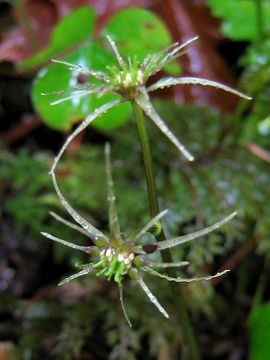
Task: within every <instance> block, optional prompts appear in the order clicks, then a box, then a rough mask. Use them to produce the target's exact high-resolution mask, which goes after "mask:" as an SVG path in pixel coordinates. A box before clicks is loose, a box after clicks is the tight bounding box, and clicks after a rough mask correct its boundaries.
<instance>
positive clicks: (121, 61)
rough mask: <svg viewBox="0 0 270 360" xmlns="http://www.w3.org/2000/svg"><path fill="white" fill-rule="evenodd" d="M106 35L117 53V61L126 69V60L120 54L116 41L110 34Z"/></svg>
mask: <svg viewBox="0 0 270 360" xmlns="http://www.w3.org/2000/svg"><path fill="white" fill-rule="evenodd" d="M106 37H107V39H108V41H109V43H110V45H111V47H112V49H113V52H114V54H115V56H116V58H117V61H118V63H119V65H120V67H121V68H122V69H124V67H125V62H124V60H123V58H122V56H121V55H120V53H119V51H118V49H117V47H116V44H115V42H114V41H113V39H112V38H111V37H110V36H109V35H107V36H106Z"/></svg>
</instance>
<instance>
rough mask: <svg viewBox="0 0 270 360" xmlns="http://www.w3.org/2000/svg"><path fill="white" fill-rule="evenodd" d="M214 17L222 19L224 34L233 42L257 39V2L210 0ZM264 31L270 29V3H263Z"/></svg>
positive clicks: (250, 0)
mask: <svg viewBox="0 0 270 360" xmlns="http://www.w3.org/2000/svg"><path fill="white" fill-rule="evenodd" d="M208 5H209V6H210V7H211V10H212V13H213V15H214V16H217V17H220V18H222V19H223V20H224V21H223V22H222V25H221V31H222V33H223V34H224V35H225V36H227V37H229V38H231V39H233V40H240V41H241V40H244V41H250V40H254V39H256V37H257V24H256V1H254V0H241V1H237V2H236V1H235V0H223V1H220V0H208ZM261 6H262V8H263V25H264V30H265V31H266V30H269V28H270V2H269V1H261Z"/></svg>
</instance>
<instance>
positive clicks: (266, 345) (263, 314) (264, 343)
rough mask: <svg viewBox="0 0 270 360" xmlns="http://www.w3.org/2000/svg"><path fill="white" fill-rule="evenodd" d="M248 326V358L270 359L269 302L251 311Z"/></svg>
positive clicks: (251, 359)
mask: <svg viewBox="0 0 270 360" xmlns="http://www.w3.org/2000/svg"><path fill="white" fill-rule="evenodd" d="M248 327H249V336H250V353H249V360H265V359H270V303H266V304H263V305H260V306H258V307H256V308H255V310H253V311H252V312H251V314H250V316H249V319H248Z"/></svg>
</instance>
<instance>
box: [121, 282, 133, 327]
mask: <svg viewBox="0 0 270 360" xmlns="http://www.w3.org/2000/svg"><path fill="white" fill-rule="evenodd" d="M118 288H119V296H120V303H121V307H122V310H123V313H124V316H125V319H126V321H127V323H128V325H129V326H130V327H132V325H131V322H130V320H129V317H128V314H127V312H126V309H125V304H124V298H123V286H122V284H119V285H118Z"/></svg>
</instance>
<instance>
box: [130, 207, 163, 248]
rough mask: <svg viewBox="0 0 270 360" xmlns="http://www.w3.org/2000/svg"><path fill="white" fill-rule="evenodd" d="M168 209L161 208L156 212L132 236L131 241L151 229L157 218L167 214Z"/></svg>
mask: <svg viewBox="0 0 270 360" xmlns="http://www.w3.org/2000/svg"><path fill="white" fill-rule="evenodd" d="M167 212H168V210H167V209H166V210H163V211H161V212H160V213H159V214H157V215H156V216H155V217H153V219H151V220H150V221H149V223H148V224H146V225H145V226H144V227H143V228H142V229H141V230H140V231H138V232H137V233H136V235H135V236H134V237H133V239H132V240H133V241H134V242H136V241H137V240H139V239H140V238H141V237H142V236H143V235H144V234H145V233H146V232H147V231H148V230H149V229H151V227H152V226H154V225H155V224H156V223H157V222H158V221H159V219H161V218H163V217H164V216H165V215H166V214H167Z"/></svg>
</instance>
